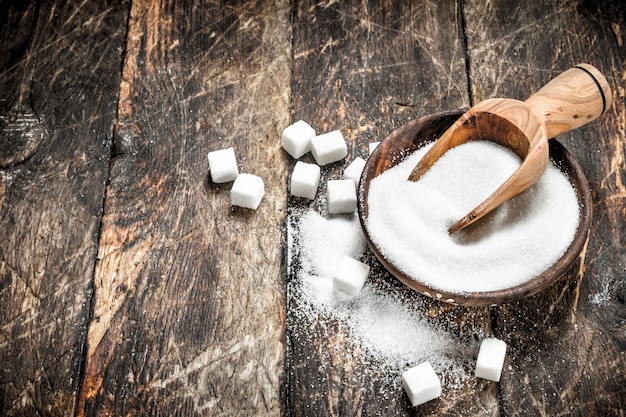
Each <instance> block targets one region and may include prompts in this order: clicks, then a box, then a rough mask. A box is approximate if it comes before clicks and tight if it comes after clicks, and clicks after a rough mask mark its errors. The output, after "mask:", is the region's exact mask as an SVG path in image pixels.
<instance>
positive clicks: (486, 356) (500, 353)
mask: <svg viewBox="0 0 626 417" xmlns="http://www.w3.org/2000/svg"><path fill="white" fill-rule="evenodd" d="M505 354H506V342H504V341H502V340H498V339H496V338H493V337H488V338H486V339H483V341H482V342H481V343H480V349H479V350H478V358H477V359H476V371H475V375H476V377H477V378H483V379H488V380H489V381H495V382H498V381H500V375H501V374H502V366H503V365H504V356H505Z"/></svg>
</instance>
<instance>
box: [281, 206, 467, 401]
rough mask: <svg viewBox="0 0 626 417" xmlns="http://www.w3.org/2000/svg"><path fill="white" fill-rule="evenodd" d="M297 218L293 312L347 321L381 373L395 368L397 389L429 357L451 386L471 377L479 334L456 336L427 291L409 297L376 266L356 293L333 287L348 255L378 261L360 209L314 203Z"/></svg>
mask: <svg viewBox="0 0 626 417" xmlns="http://www.w3.org/2000/svg"><path fill="white" fill-rule="evenodd" d="M290 220H291V223H290V224H291V227H290V228H289V230H288V235H289V246H290V251H289V258H290V261H292V262H290V263H289V267H290V271H289V275H290V276H291V277H292V281H291V282H290V288H289V294H290V297H295V298H297V299H298V303H297V305H298V309H299V310H298V311H292V316H295V317H296V318H299V319H300V320H304V321H305V322H306V321H307V320H308V321H319V320H326V321H334V320H336V321H339V322H340V323H342V324H343V325H344V326H345V327H346V331H347V338H348V340H349V341H351V342H352V343H354V344H355V345H357V346H358V347H359V348H361V349H363V351H364V352H365V353H366V358H365V360H366V361H369V362H370V366H371V367H372V368H373V369H375V370H376V372H378V371H386V372H388V374H387V377H388V378H389V381H388V382H389V383H390V384H392V386H394V387H396V388H398V387H399V384H400V375H401V372H402V371H404V370H405V369H406V367H407V366H414V365H417V364H419V363H421V362H424V361H430V362H431V363H432V364H433V366H434V367H435V369H436V370H437V371H438V372H441V373H442V378H443V380H444V381H445V383H446V387H447V389H453V388H455V387H459V386H461V385H462V384H463V383H465V382H466V381H467V380H468V379H469V378H471V371H470V370H469V369H470V368H471V363H472V361H473V360H474V355H475V352H476V350H477V346H478V345H477V340H478V338H477V337H476V338H475V337H472V336H474V335H472V336H469V337H464V338H461V337H459V336H455V335H454V330H455V326H456V325H455V324H454V323H447V322H445V319H439V320H433V319H432V318H429V317H425V316H424V310H425V308H424V305H423V303H422V299H421V298H420V296H419V295H417V294H416V293H412V292H409V293H408V294H410V296H407V292H406V291H404V290H399V289H398V286H397V285H392V284H391V283H389V281H388V280H389V279H391V280H393V278H392V277H390V276H389V275H388V274H384V276H377V275H376V274H375V273H371V274H370V277H369V278H368V281H367V282H366V284H365V286H364V288H363V290H362V291H361V292H360V294H358V295H356V296H348V295H347V294H344V293H341V292H340V291H337V290H336V289H333V284H332V276H333V272H334V271H335V269H336V267H337V266H338V264H339V262H340V261H341V258H342V257H343V256H344V255H348V256H351V257H353V258H355V259H361V260H363V261H364V262H366V263H374V262H376V261H374V258H373V257H371V255H370V253H369V251H368V250H367V247H366V243H365V240H364V236H363V232H362V230H361V227H360V223H359V220H358V217H357V216H356V215H349V216H331V217H328V218H326V217H323V216H321V215H320V214H318V213H317V212H315V211H314V210H313V209H294V210H291V212H290ZM294 261H295V262H294ZM296 263H297V264H296ZM379 275H381V274H379ZM402 288H403V289H404V287H402ZM307 318H308V319H307Z"/></svg>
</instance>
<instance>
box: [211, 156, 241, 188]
mask: <svg viewBox="0 0 626 417" xmlns="http://www.w3.org/2000/svg"><path fill="white" fill-rule="evenodd" d="M208 159H209V171H211V179H212V180H213V182H215V183H223V182H228V181H232V180H234V179H235V178H237V175H239V168H238V167H237V158H236V157H235V150H234V149H233V148H226V149H220V150H219V151H212V152H209V154H208Z"/></svg>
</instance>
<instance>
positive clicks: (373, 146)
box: [369, 141, 380, 155]
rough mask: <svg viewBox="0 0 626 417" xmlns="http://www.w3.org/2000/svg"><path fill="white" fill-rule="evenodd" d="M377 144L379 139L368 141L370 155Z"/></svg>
mask: <svg viewBox="0 0 626 417" xmlns="http://www.w3.org/2000/svg"><path fill="white" fill-rule="evenodd" d="M378 145H380V141H378V142H370V144H369V150H370V155H371V154H372V152H374V149H376V147H377V146H378Z"/></svg>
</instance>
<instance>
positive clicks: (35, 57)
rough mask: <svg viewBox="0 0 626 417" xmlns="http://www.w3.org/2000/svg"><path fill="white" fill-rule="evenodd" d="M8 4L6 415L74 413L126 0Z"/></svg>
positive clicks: (4, 93)
mask: <svg viewBox="0 0 626 417" xmlns="http://www.w3.org/2000/svg"><path fill="white" fill-rule="evenodd" d="M57 3H58V4H56V5H55V4H52V2H7V1H3V2H1V4H0V10H2V14H1V15H2V16H1V17H0V21H1V22H0V28H1V29H0V31H1V35H0V36H1V39H2V40H1V41H0V68H1V69H0V91H1V93H0V115H1V116H2V120H1V121H0V122H1V123H2V131H1V132H0V141H1V142H2V145H1V149H2V154H3V157H2V158H1V159H2V166H0V183H2V185H0V200H2V201H1V202H0V207H1V212H0V414H1V415H23V416H27V415H31V416H32V415H72V414H74V407H75V403H76V398H77V397H76V394H77V392H78V391H79V389H80V386H81V380H82V374H83V368H84V363H83V358H84V355H85V343H86V337H85V336H86V333H87V327H88V325H89V311H90V304H91V303H92V302H93V296H94V293H93V286H94V283H93V278H94V275H93V273H94V266H95V259H96V258H95V256H96V253H97V251H98V249H97V247H98V235H99V231H100V227H101V226H100V224H101V215H102V201H103V195H104V190H105V185H106V182H107V176H108V172H109V164H110V149H111V143H112V134H113V124H114V122H115V115H116V102H117V96H118V90H119V81H120V75H119V68H120V65H121V62H122V50H123V48H124V42H125V37H126V33H125V24H126V19H127V10H126V9H127V4H125V3H123V2H87V3H83V4H82V6H81V7H78V6H79V4H78V3H77V2H72V1H70V2H57Z"/></svg>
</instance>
